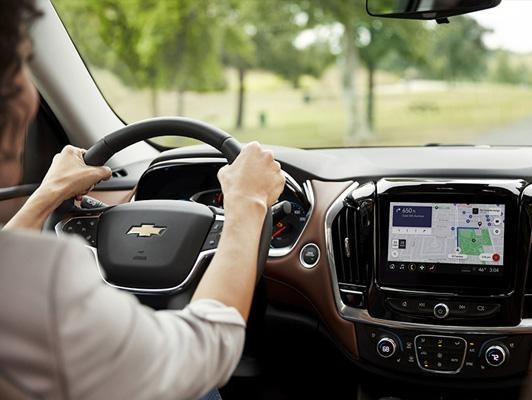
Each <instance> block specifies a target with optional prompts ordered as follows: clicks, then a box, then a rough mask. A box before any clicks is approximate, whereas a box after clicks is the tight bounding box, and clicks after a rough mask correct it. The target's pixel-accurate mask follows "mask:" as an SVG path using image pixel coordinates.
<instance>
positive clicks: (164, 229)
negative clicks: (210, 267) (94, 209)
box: [98, 200, 215, 289]
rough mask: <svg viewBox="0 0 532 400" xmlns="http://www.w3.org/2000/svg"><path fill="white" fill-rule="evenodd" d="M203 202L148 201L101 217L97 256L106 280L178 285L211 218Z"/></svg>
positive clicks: (146, 286)
mask: <svg viewBox="0 0 532 400" xmlns="http://www.w3.org/2000/svg"><path fill="white" fill-rule="evenodd" d="M214 218H215V216H214V213H213V211H212V210H211V209H209V208H208V207H207V206H204V205H201V204H197V203H191V202H186V201H175V200H149V201H138V202H134V203H128V204H121V205H118V206H116V207H114V208H112V209H110V210H108V211H106V212H105V213H103V214H102V216H101V217H100V222H99V228H98V229H99V233H98V259H99V262H100V266H101V268H102V269H103V272H104V273H105V277H106V280H107V282H109V283H111V284H113V285H116V286H120V287H127V288H139V289H159V288H167V287H176V286H178V285H180V284H181V283H182V282H184V281H185V280H186V279H187V277H188V276H189V275H190V273H191V271H192V268H193V267H194V265H195V263H196V260H197V259H198V257H199V254H200V252H201V248H202V244H203V243H204V241H205V238H206V237H207V234H208V233H209V230H210V227H211V225H212V223H213V221H214Z"/></svg>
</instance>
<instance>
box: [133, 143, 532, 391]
mask: <svg viewBox="0 0 532 400" xmlns="http://www.w3.org/2000/svg"><path fill="white" fill-rule="evenodd" d="M272 150H274V152H275V154H276V158H277V159H278V161H280V162H281V164H282V167H283V170H284V171H285V172H286V176H287V185H286V188H285V190H284V192H283V194H282V195H281V197H280V199H279V202H278V203H277V204H276V205H275V206H274V207H273V215H274V222H273V226H272V229H273V230H272V232H273V233H272V238H271V244H270V252H269V259H268V261H267V264H266V268H265V273H264V283H265V287H266V294H267V297H268V300H269V301H271V302H274V303H275V304H285V305H287V306H290V307H294V306H297V308H298V309H302V310H304V311H305V312H307V313H309V314H312V315H314V316H315V317H316V318H317V319H318V320H319V321H320V325H323V327H324V328H325V329H326V331H327V332H328V334H329V335H330V337H331V338H332V340H333V342H334V343H335V345H336V346H338V348H339V349H341V351H342V352H343V353H344V354H346V355H347V356H348V357H349V359H350V360H351V361H352V362H353V363H355V364H357V365H360V366H362V367H363V368H364V369H366V370H369V371H373V372H376V373H380V374H385V375H391V376H395V377H400V378H401V377H404V378H405V379H406V378H407V379H414V380H418V381H419V382H425V383H426V382H436V383H439V384H443V385H447V384H451V383H459V382H464V381H467V382H469V383H470V382H478V383H480V384H484V383H487V382H488V381H489V382H490V383H494V382H496V383H500V384H501V385H504V384H506V383H507V384H510V383H511V382H515V380H516V379H519V378H523V377H524V376H526V375H527V373H529V372H528V371H529V370H530V368H531V357H530V354H531V350H532V268H531V267H530V265H531V260H530V243H531V238H532V235H531V232H532V185H531V184H530V182H532V167H531V166H532V150H529V149H526V148H504V147H501V148H487V147H468V148H464V147H442V148H431V149H427V148H393V149H392V148H389V149H386V148H379V149H324V150H300V149H290V148H282V147H272ZM449 160H452V162H451V163H450V162H449ZM223 165H225V160H224V159H223V158H221V157H220V155H219V154H218V153H217V152H216V151H215V150H213V149H211V148H209V147H208V146H190V147H187V148H182V149H176V150H171V151H167V152H164V153H161V155H160V156H159V157H158V158H157V159H155V160H154V161H153V162H152V163H151V165H150V166H149V168H148V169H147V170H146V171H145V172H144V173H143V175H142V176H141V177H140V179H139V181H138V185H137V189H136V193H135V200H136V201H140V200H148V199H176V200H186V201H194V202H199V203H202V204H206V205H208V206H211V207H215V208H223V194H222V192H221V190H220V185H219V183H218V180H217V178H216V175H217V172H218V170H219V169H220V168H221V167H222V166H223Z"/></svg>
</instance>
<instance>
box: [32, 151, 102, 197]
mask: <svg viewBox="0 0 532 400" xmlns="http://www.w3.org/2000/svg"><path fill="white" fill-rule="evenodd" d="M85 152H86V151H85V150H83V149H79V148H77V147H74V146H66V147H65V148H64V149H63V151H61V153H59V154H56V155H55V157H54V159H53V161H52V165H50V169H49V170H48V172H47V173H46V176H45V177H44V179H43V181H42V184H41V186H40V188H39V189H40V190H43V191H44V192H46V193H48V195H49V196H50V199H51V200H52V199H53V200H54V201H56V202H57V205H59V204H61V203H62V202H63V201H65V200H67V199H71V198H76V199H78V200H79V199H80V198H81V196H83V195H85V194H87V193H88V192H90V191H91V190H92V189H93V188H94V185H96V184H97V183H98V182H101V181H103V180H107V179H109V178H110V177H111V169H110V168H109V167H106V166H103V167H91V166H88V165H87V164H85V161H84V160H83V155H84V154H85Z"/></svg>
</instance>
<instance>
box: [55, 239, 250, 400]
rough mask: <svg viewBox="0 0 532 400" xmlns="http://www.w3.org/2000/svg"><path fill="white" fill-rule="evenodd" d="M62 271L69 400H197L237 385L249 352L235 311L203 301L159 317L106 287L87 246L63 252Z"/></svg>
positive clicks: (60, 339) (59, 285)
mask: <svg viewBox="0 0 532 400" xmlns="http://www.w3.org/2000/svg"><path fill="white" fill-rule="evenodd" d="M58 263H59V264H58V268H57V271H56V279H55V288H54V289H53V296H54V299H53V303H54V304H55V307H54V309H55V311H54V312H55V315H54V319H55V323H54V326H55V327H56V328H57V331H56V332H55V337H56V341H57V350H58V351H59V353H60V357H59V360H60V361H59V362H60V363H61V364H62V365H60V371H62V373H63V377H62V380H63V382H64V384H65V385H66V386H67V387H66V392H67V393H68V394H69V397H71V398H76V399H104V398H108V399H111V398H112V399H128V400H131V399H197V398H198V397H200V396H201V395H203V394H205V393H206V392H208V391H209V390H211V389H213V388H216V387H219V386H221V385H223V384H224V383H225V382H227V380H228V379H229V378H230V376H231V374H232V372H233V370H234V369H235V368H236V365H237V363H238V361H239V359H240V356H241V353H242V349H243V345H244V333H245V322H244V320H243V319H242V317H241V315H240V314H239V313H238V311H237V310H236V309H234V308H230V307H226V306H225V305H223V304H221V303H219V302H217V301H214V300H201V301H197V302H194V303H192V304H190V305H189V306H188V307H187V308H185V309H184V310H182V311H157V312H154V311H152V310H151V309H149V308H147V307H144V306H142V305H140V304H139V303H138V301H137V300H136V298H135V297H134V296H132V295H129V294H126V293H123V292H119V291H118V290H115V289H112V288H110V287H108V286H106V285H105V284H104V283H102V282H101V279H100V278H99V276H98V274H97V271H96V266H95V265H94V262H93V260H92V259H91V256H90V254H89V252H88V250H87V249H85V248H83V247H82V246H79V245H78V244H75V245H74V244H70V245H69V246H64V251H63V252H62V255H61V257H60V260H58Z"/></svg>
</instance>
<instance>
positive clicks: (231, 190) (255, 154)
mask: <svg viewBox="0 0 532 400" xmlns="http://www.w3.org/2000/svg"><path fill="white" fill-rule="evenodd" d="M218 179H219V181H220V184H221V186H222V192H223V194H224V212H225V215H226V218H227V217H228V216H230V215H232V214H233V213H234V212H235V211H236V210H238V209H241V208H242V207H243V206H244V205H250V206H252V207H258V208H259V209H260V210H261V211H262V210H263V211H264V213H265V212H266V210H267V209H268V207H270V206H271V205H272V204H273V203H275V201H277V199H278V198H279V196H280V195H281V193H282V192H283V189H284V184H285V178H284V175H283V173H282V171H281V165H280V164H279V163H278V162H277V161H275V159H274V157H273V153H272V152H271V151H269V150H264V149H263V148H262V147H261V146H260V144H259V143H257V142H251V143H249V144H248V145H246V146H244V147H243V148H242V151H241V152H240V154H239V156H238V157H237V158H236V159H235V161H234V162H233V163H232V164H231V165H226V166H225V167H223V168H221V169H220V171H219V172H218Z"/></svg>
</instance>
